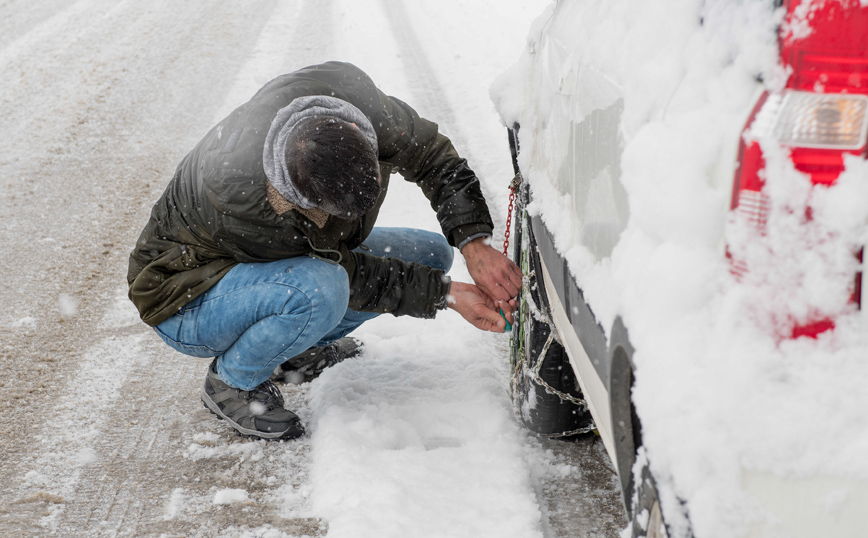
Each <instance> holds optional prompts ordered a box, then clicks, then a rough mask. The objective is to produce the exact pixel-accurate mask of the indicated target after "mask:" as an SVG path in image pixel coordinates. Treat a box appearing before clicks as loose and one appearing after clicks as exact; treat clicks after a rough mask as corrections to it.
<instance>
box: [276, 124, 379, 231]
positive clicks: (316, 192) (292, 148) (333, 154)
mask: <svg viewBox="0 0 868 538" xmlns="http://www.w3.org/2000/svg"><path fill="white" fill-rule="evenodd" d="M286 165H287V170H288V171H289V177H290V180H291V181H292V183H293V185H294V186H295V188H296V189H297V190H298V191H299V192H300V193H301V194H302V195H303V196H304V197H305V198H307V199H308V200H310V201H311V202H312V203H313V204H314V205H315V206H316V207H318V208H320V209H322V210H324V211H325V212H327V213H329V214H332V215H335V216H337V217H340V218H345V219H350V218H358V217H360V216H361V215H363V214H364V213H365V212H366V211H368V210H369V209H371V208H372V207H374V204H375V203H376V201H377V198H378V197H379V196H380V182H379V176H380V166H379V162H378V160H377V154H376V152H375V150H374V148H373V147H372V146H371V143H370V142H368V139H367V138H365V135H364V134H362V132H361V131H360V130H359V129H358V128H357V127H355V126H354V125H352V124H351V123H348V122H346V121H343V120H340V119H337V118H333V117H329V116H316V117H312V118H309V119H306V120H302V121H301V122H300V123H299V124H298V125H296V126H295V127H294V128H293V130H292V133H291V134H290V136H289V140H288V141H287V143H286Z"/></svg>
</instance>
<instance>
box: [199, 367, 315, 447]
mask: <svg viewBox="0 0 868 538" xmlns="http://www.w3.org/2000/svg"><path fill="white" fill-rule="evenodd" d="M216 367H217V359H214V360H213V361H212V362H211V366H210V367H208V375H207V376H206V377H205V386H204V387H203V388H202V403H203V404H204V405H205V407H206V408H207V409H208V410H209V411H211V412H212V413H214V414H215V415H217V418H219V419H223V420H225V421H226V422H228V423H229V425H230V426H232V428H233V429H235V432H236V433H238V435H241V436H245V437H258V438H259V439H266V440H273V439H294V438H296V437H300V436H302V435H304V426H302V424H301V420H300V419H299V418H298V416H296V414H295V413H293V412H292V411H290V410H288V409H284V407H283V403H284V402H283V395H282V394H281V393H280V390H279V389H278V388H277V387H276V386H274V383H272V382H271V381H270V380H269V381H266V382H265V383H263V384H261V385H259V386H258V387H256V388H255V389H252V390H241V389H236V388H234V387H230V386H229V385H227V384H226V383H224V382H223V380H221V379H220V377H219V376H218V375H217V370H216Z"/></svg>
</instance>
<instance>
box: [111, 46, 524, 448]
mask: <svg viewBox="0 0 868 538" xmlns="http://www.w3.org/2000/svg"><path fill="white" fill-rule="evenodd" d="M393 172H399V173H400V174H401V175H402V176H404V178H405V179H406V180H408V181H411V182H413V183H416V184H417V185H418V186H419V187H420V188H421V189H422V191H423V192H424V193H425V196H427V197H428V199H429V200H430V202H431V206H432V207H433V208H434V210H435V211H436V212H437V217H438V219H439V221H440V224H441V227H442V231H443V234H444V235H443V236H441V235H439V234H434V233H431V232H426V231H422V230H417V229H413V228H380V227H374V223H375V221H376V219H377V214H378V212H379V209H380V206H381V205H382V203H383V200H384V198H385V196H386V192H387V191H388V187H389V177H390V175H391V174H392V173H393ZM491 232H492V223H491V217H490V215H489V212H488V209H487V207H486V204H485V200H484V198H483V196H482V192H481V190H480V188H479V181H478V180H477V178H476V176H475V174H474V173H473V171H472V170H471V169H470V168H469V167H468V165H467V162H466V161H465V160H464V159H462V158H461V157H460V156H459V155H458V153H457V152H456V150H455V149H454V148H453V147H452V144H451V142H450V141H449V140H448V139H447V138H446V137H445V136H443V135H442V134H440V133H439V132H438V131H437V125H436V124H434V123H432V122H430V121H428V120H425V119H423V118H421V117H419V115H418V114H417V113H416V112H415V111H414V110H413V109H412V108H411V107H409V106H408V105H407V104H405V103H403V102H402V101H400V100H398V99H395V98H394V97H389V96H387V95H385V94H383V93H382V92H381V91H380V90H379V89H377V87H376V86H375V85H374V83H373V82H372V81H371V79H370V78H369V77H368V76H367V75H366V74H365V73H364V72H362V71H361V70H359V69H358V68H357V67H355V66H353V65H350V64H347V63H339V62H328V63H325V64H322V65H315V66H310V67H306V68H304V69H301V70H299V71H296V72H294V73H290V74H288V75H283V76H281V77H278V78H276V79H274V80H272V81H271V82H269V83H268V84H266V85H265V87H263V88H262V89H261V90H259V92H258V93H256V95H254V96H253V98H252V99H251V100H250V101H248V102H247V103H245V104H243V105H241V106H240V107H238V108H237V109H235V111H233V112H232V113H231V114H230V115H229V116H228V117H227V118H226V119H224V120H223V121H221V122H220V123H219V124H218V125H217V126H215V127H214V128H213V129H211V130H210V131H209V132H208V134H206V135H205V137H204V138H203V139H202V140H201V141H200V142H199V143H198V144H197V145H196V147H194V148H193V150H192V151H191V152H190V153H189V154H187V156H186V157H184V159H183V160H182V161H181V164H180V165H179V166H178V168H177V171H176V172H175V176H174V177H173V178H172V180H171V181H170V182H169V185H168V187H167V188H166V191H165V192H164V193H163V195H162V196H161V197H160V199H159V200H158V201H157V203H156V205H155V206H154V208H153V210H152V212H151V217H150V220H149V221H148V223H147V225H146V226H145V229H144V230H143V231H142V234H141V236H140V237H139V240H138V241H137V243H136V246H135V248H134V249H133V251H132V253H131V254H130V267H129V273H128V276H127V280H128V282H129V286H130V287H129V297H130V299H131V300H132V301H133V303H134V304H135V305H136V307H137V308H138V310H139V313H140V315H141V318H142V320H143V321H144V322H145V323H147V324H148V325H150V326H151V327H153V328H154V330H155V331H156V333H157V334H158V335H159V336H160V338H162V339H163V340H164V341H165V342H166V344H168V345H169V346H171V347H172V348H174V349H176V350H177V351H180V352H181V353H185V354H187V355H192V356H195V357H216V358H215V359H214V361H213V362H212V363H211V366H210V368H209V369H208V373H207V375H206V378H205V386H204V388H203V391H202V401H203V402H204V404H205V406H206V407H207V408H208V409H210V410H211V411H212V412H213V413H215V414H216V415H217V416H219V417H221V418H223V419H225V420H226V422H227V423H228V424H229V425H230V426H232V428H234V429H235V430H236V431H237V432H238V433H239V434H241V435H246V436H252V437H258V438H262V439H290V438H294V437H298V436H300V435H302V434H303V433H304V427H303V426H302V424H301V421H300V420H299V418H298V417H297V416H296V415H295V414H294V413H293V412H292V411H290V410H288V409H284V401H283V397H282V396H281V394H280V391H279V390H278V389H277V387H275V386H274V384H273V381H272V380H271V378H272V377H273V376H274V374H275V372H282V373H285V374H287V375H293V374H295V376H296V377H302V378H303V377H304V376H307V377H312V376H315V375H316V374H318V373H319V372H320V371H321V370H322V368H324V367H326V366H330V365H332V364H334V363H336V362H339V361H341V360H343V359H344V358H346V357H349V356H353V355H354V354H357V353H358V351H359V350H358V344H357V342H355V341H354V340H353V339H351V338H348V337H346V335H347V334H349V333H350V332H352V331H353V330H354V329H356V328H357V327H358V326H359V325H361V324H362V323H364V322H365V321H367V320H370V319H372V318H374V317H376V316H377V315H379V314H392V315H395V316H402V315H408V316H415V317H420V318H433V317H434V316H435V315H436V313H437V311H438V310H442V309H445V308H447V307H449V308H453V309H454V310H456V311H457V312H458V313H459V314H461V316H463V317H464V318H465V319H466V320H467V321H468V322H470V323H472V324H473V325H474V326H476V327H478V328H480V329H483V330H489V331H494V332H500V331H503V329H504V326H505V322H504V320H503V318H502V317H501V316H500V314H499V312H498V309H499V308H502V309H503V310H504V311H505V312H506V313H507V317H509V318H510V321H511V320H512V317H511V312H512V311H514V310H515V301H514V300H512V298H513V297H515V296H516V295H517V294H518V291H519V288H520V286H521V271H520V270H519V269H518V268H517V267H516V266H515V264H513V263H512V262H511V261H510V260H509V259H507V258H506V257H504V256H503V255H502V254H500V253H499V252H497V251H496V250H495V249H493V248H492V247H490V246H489V245H488V244H487V243H488V242H487V241H486V239H487V238H488V237H489V236H490V234H491ZM453 246H455V247H458V248H459V250H460V251H461V253H462V255H463V256H464V258H465V260H466V262H467V267H468V270H469V272H470V274H471V277H472V278H473V281H474V283H475V284H470V283H463V282H452V281H450V279H449V278H448V277H446V276H445V273H446V271H448V270H449V267H450V266H451V264H452V252H453V250H452V247H453Z"/></svg>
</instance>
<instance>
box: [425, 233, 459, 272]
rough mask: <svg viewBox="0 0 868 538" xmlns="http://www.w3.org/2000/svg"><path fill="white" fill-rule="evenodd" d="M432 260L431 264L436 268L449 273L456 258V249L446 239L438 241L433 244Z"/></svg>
mask: <svg viewBox="0 0 868 538" xmlns="http://www.w3.org/2000/svg"><path fill="white" fill-rule="evenodd" d="M431 253H432V260H431V263H430V264H429V265H430V266H431V267H433V268H434V269H442V270H443V271H444V272H446V273H448V272H449V269H451V268H452V262H453V261H454V260H455V251H454V249H453V248H452V245H450V244H449V243H448V242H447V241H446V239H443V240H442V241H436V242H434V243H433V244H432V245H431Z"/></svg>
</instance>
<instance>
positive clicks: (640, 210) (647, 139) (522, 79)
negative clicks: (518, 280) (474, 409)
mask: <svg viewBox="0 0 868 538" xmlns="http://www.w3.org/2000/svg"><path fill="white" fill-rule="evenodd" d="M866 94H868V4H866V2H864V0H863V1H861V2H859V1H856V0H788V1H783V2H781V1H777V2H776V1H772V0H745V1H732V0H704V1H701V0H678V1H675V2H672V1H669V0H644V1H641V2H637V1H631V0H613V1H610V2H604V3H601V2H590V1H584V0H561V1H558V2H555V3H554V4H552V5H551V6H550V7H549V8H548V9H547V10H546V11H545V12H544V13H543V14H542V15H541V16H540V17H539V18H538V19H537V20H536V22H535V25H534V26H533V28H532V29H531V32H530V35H529V39H528V42H527V50H526V52H525V53H524V55H523V56H522V57H521V59H520V60H519V61H518V63H517V64H516V65H515V66H514V67H513V68H511V69H510V70H509V71H507V72H506V73H504V74H503V75H502V76H501V77H500V79H498V81H497V82H496V83H495V84H494V86H493V87H492V97H493V99H494V100H495V102H496V104H497V106H498V109H499V111H500V113H501V116H502V118H503V120H504V123H505V124H506V125H507V126H509V127H511V128H512V130H513V131H512V134H513V135H514V137H515V139H516V140H515V144H514V149H515V150H517V151H518V155H517V163H516V164H517V168H518V169H519V172H520V173H518V174H517V181H516V182H515V185H516V190H517V206H518V209H517V213H516V221H517V224H516V229H515V230H514V232H513V238H514V240H513V244H514V245H515V251H514V254H515V256H516V259H517V260H518V261H520V262H522V265H523V267H524V268H525V272H526V284H527V285H526V287H525V291H524V292H523V296H522V311H521V314H522V315H521V321H520V322H519V324H518V326H517V327H516V329H515V331H514V333H513V339H512V342H513V368H514V383H513V386H514V395H515V400H516V404H517V406H518V407H519V409H520V411H521V414H522V417H523V419H524V421H525V423H526V424H528V426H529V427H531V428H532V429H535V430H537V431H541V432H544V433H548V434H557V433H558V432H559V431H566V432H567V433H570V432H576V431H586V430H589V429H593V428H595V429H596V430H597V431H598V432H599V434H600V436H601V437H602V439H603V441H604V443H605V445H606V448H607V449H608V451H609V454H610V456H611V457H612V460H613V462H614V463H615V465H616V467H617V469H618V472H619V475H620V479H621V483H622V491H623V494H624V500H625V507H626V510H627V512H628V515H629V516H630V517H631V518H632V525H631V532H632V535H633V536H640V535H648V536H667V535H668V536H690V535H695V536H698V537H715V536H805V537H807V536H863V535H864V534H865V530H864V527H865V524H864V521H863V516H862V511H863V509H864V507H865V506H866V505H868V464H866V461H865V458H864V454H866V450H868V413H865V409H866V407H868V395H866V394H868V393H866V391H865V385H866V383H868V318H866V316H865V314H864V310H862V309H861V305H862V304H863V302H864V301H863V295H864V291H863V290H864V286H863V285H862V271H863V269H862V260H863V254H864V245H865V244H866V242H868V164H866V160H865V159H866V129H868V113H866V108H868V107H866V103H868V97H866ZM516 235H517V236H518V238H517V239H515V237H516ZM570 366H571V368H570ZM567 374H575V377H576V378H577V380H578V385H579V386H578V387H575V382H574V381H573V380H572V377H570V376H569V375H567ZM579 389H580V390H579ZM592 420H593V423H592V422H591V421H592Z"/></svg>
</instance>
